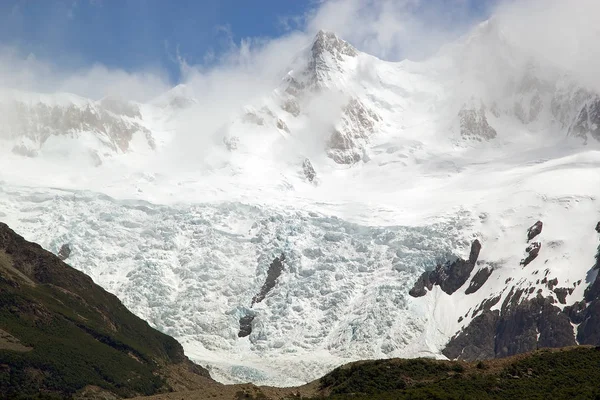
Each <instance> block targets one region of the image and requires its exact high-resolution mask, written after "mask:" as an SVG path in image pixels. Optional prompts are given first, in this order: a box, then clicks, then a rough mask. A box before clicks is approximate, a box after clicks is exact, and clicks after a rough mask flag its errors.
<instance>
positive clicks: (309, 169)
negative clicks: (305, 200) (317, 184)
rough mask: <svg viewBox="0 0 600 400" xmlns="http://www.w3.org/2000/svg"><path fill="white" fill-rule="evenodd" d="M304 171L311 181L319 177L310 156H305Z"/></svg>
mask: <svg viewBox="0 0 600 400" xmlns="http://www.w3.org/2000/svg"><path fill="white" fill-rule="evenodd" d="M302 171H303V172H304V176H305V177H306V179H307V180H308V181H309V182H313V181H314V180H315V178H316V177H317V172H316V171H315V168H314V167H313V165H312V163H311V162H310V160H309V159H308V158H305V159H304V162H303V163H302Z"/></svg>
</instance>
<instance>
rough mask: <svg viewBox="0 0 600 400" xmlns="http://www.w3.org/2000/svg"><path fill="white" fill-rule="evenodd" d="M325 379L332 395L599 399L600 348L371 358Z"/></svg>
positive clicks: (325, 391)
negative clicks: (479, 358) (493, 356)
mask: <svg viewBox="0 0 600 400" xmlns="http://www.w3.org/2000/svg"><path fill="white" fill-rule="evenodd" d="M320 383H321V394H322V395H324V394H326V396H325V397H323V398H331V399H350V398H352V399H481V400H485V399H519V400H521V399H540V400H541V399H544V400H548V399H600V349H599V348H592V347H577V348H569V349H563V350H541V351H537V352H534V353H531V354H527V355H521V356H516V357H512V358H508V359H501V360H490V361H483V362H477V363H465V362H449V361H431V360H422V359H421V360H385V361H369V362H362V363H356V364H351V365H348V366H344V367H341V368H338V369H336V370H334V371H333V372H331V373H330V374H328V375H326V376H325V377H323V378H322V379H321V380H320Z"/></svg>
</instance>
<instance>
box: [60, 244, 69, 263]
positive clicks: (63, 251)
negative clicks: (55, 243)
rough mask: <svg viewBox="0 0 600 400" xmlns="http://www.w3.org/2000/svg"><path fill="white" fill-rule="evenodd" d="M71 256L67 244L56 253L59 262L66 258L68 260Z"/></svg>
mask: <svg viewBox="0 0 600 400" xmlns="http://www.w3.org/2000/svg"><path fill="white" fill-rule="evenodd" d="M70 255H71V246H69V243H65V244H63V245H62V246H61V247H60V250H59V251H58V254H57V256H58V258H60V259H61V260H63V261H64V260H66V259H67V258H69V256H70Z"/></svg>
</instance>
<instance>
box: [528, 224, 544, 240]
mask: <svg viewBox="0 0 600 400" xmlns="http://www.w3.org/2000/svg"><path fill="white" fill-rule="evenodd" d="M543 226H544V224H543V222H542V221H537V222H536V223H535V224H533V225H532V226H531V227H530V228H529V229H528V230H527V241H528V242H529V241H530V240H531V239H533V238H534V237H536V236H537V235H539V234H540V233H542V227H543Z"/></svg>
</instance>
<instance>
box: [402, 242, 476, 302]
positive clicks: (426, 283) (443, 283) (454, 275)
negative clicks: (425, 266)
mask: <svg viewBox="0 0 600 400" xmlns="http://www.w3.org/2000/svg"><path fill="white" fill-rule="evenodd" d="M480 251H481V243H479V240H477V239H476V240H475V241H473V243H472V244H471V251H470V253H469V259H468V260H463V259H462V258H458V259H456V261H452V262H448V263H446V264H443V265H438V266H437V267H435V269H434V270H433V271H427V272H424V273H423V275H421V277H420V278H419V279H418V280H417V282H416V283H415V285H414V287H413V288H412V289H411V290H410V292H409V294H410V295H411V296H413V297H421V296H425V295H426V294H427V291H426V290H425V289H427V290H431V289H432V288H433V286H434V285H438V286H439V287H440V288H441V289H442V290H443V291H444V292H445V293H447V294H452V293H454V292H456V291H457V290H458V289H459V288H460V287H461V286H462V285H464V284H465V282H466V281H467V279H469V276H470V274H471V271H473V268H474V267H475V263H476V262H477V258H478V257H479V252H480Z"/></svg>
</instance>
